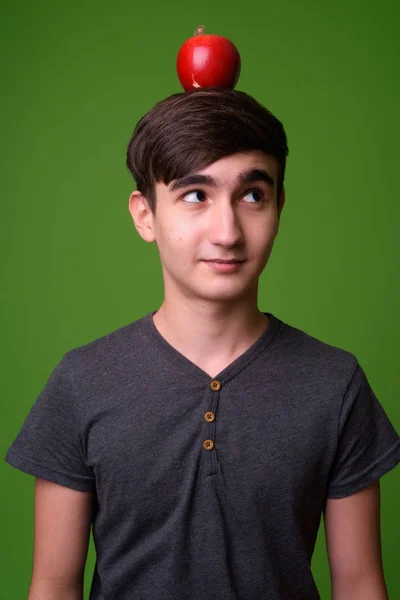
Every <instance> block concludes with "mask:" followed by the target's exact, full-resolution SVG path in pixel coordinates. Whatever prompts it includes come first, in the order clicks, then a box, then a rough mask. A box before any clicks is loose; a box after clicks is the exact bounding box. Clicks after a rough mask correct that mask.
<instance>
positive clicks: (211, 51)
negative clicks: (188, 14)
mask: <svg viewBox="0 0 400 600" xmlns="http://www.w3.org/2000/svg"><path fill="white" fill-rule="evenodd" d="M176 70H177V73H178V77H179V81H180V82H181V84H182V87H183V89H184V90H185V91H186V92H187V91H188V90H191V89H193V88H200V87H210V86H218V87H225V88H230V89H233V88H234V87H235V85H236V83H237V80H238V79H239V75H240V54H239V52H238V49H237V48H236V46H235V44H233V43H232V42H231V41H230V40H228V39H227V38H225V37H223V36H222V35H213V34H205V33H204V26H203V25H200V27H198V28H197V29H196V31H195V32H194V36H193V37H191V38H189V39H188V40H186V42H184V44H183V45H182V46H181V47H180V49H179V52H178V57H177V60H176Z"/></svg>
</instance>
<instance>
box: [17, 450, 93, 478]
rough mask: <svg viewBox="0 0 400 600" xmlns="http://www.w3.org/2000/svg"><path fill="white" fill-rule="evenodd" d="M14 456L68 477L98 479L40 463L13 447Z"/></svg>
mask: <svg viewBox="0 0 400 600" xmlns="http://www.w3.org/2000/svg"><path fill="white" fill-rule="evenodd" d="M13 456H16V457H17V458H20V459H22V460H23V461H26V462H27V463H30V464H32V465H34V466H37V467H41V468H42V469H47V470H48V471H51V472H54V473H59V474H60V475H65V476H66V477H70V478H71V479H74V480H75V481H77V482H78V481H88V482H92V481H93V482H94V481H95V480H96V478H95V477H94V476H89V475H76V474H73V473H69V472H68V471H61V470H60V469H55V468H54V467H52V466H49V465H45V464H43V463H38V462H36V461H35V460H32V459H31V458H27V457H26V456H25V455H23V454H20V453H19V452H17V451H16V450H14V449H12V450H10V452H9V457H10V458H12V457H13Z"/></svg>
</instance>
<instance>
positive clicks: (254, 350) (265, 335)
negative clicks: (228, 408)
mask: <svg viewBox="0 0 400 600" xmlns="http://www.w3.org/2000/svg"><path fill="white" fill-rule="evenodd" d="M156 312H157V310H153V311H151V312H149V313H147V314H146V315H145V316H144V317H143V319H142V322H143V326H144V328H145V331H146V333H147V334H148V335H149V336H150V338H151V341H152V343H153V344H154V345H155V346H156V347H158V348H159V349H160V350H161V351H163V352H165V353H166V354H167V355H168V357H169V359H170V360H171V361H172V362H173V363H175V364H176V365H177V366H178V367H179V368H181V369H184V370H185V371H186V372H187V373H189V374H190V375H191V376H192V377H195V378H196V379H197V380H199V381H201V382H203V383H207V384H209V383H210V382H211V381H213V380H215V379H216V380H218V381H219V382H220V383H221V384H222V383H226V382H227V381H228V380H229V379H231V378H232V377H233V376H234V375H236V373H238V372H239V371H241V370H242V369H244V368H245V367H246V366H247V365H248V364H249V363H250V362H252V361H253V360H254V359H255V358H256V357H257V356H258V355H259V354H260V353H261V352H262V351H263V350H265V349H266V348H267V347H268V346H269V344H270V343H271V342H272V340H273V338H274V337H275V335H276V334H277V333H278V331H279V329H280V328H281V326H283V325H284V323H283V321H281V320H280V319H278V317H275V316H274V315H273V314H272V313H270V312H263V314H264V315H265V316H267V317H268V319H269V322H268V325H267V327H266V328H265V329H264V331H263V332H262V333H261V335H260V336H259V337H258V339H257V340H256V341H255V342H253V344H252V345H251V346H249V348H247V350H245V351H244V352H243V353H242V354H241V355H240V356H238V357H237V358H235V359H234V360H233V361H232V362H231V363H230V364H229V365H227V366H226V367H225V368H224V369H223V370H222V371H220V372H219V373H218V374H216V375H215V376H214V377H211V376H210V375H209V374H208V373H206V371H203V369H201V368H200V367H199V366H198V365H196V364H195V363H194V362H192V361H191V360H190V359H189V358H187V357H186V356H185V355H184V354H182V353H181V352H179V350H177V349H176V348H175V347H174V346H172V345H171V344H170V343H169V342H168V341H167V340H166V339H165V338H164V337H163V336H162V335H161V333H160V332H159V331H158V329H157V327H156V326H155V323H154V321H153V316H154V315H155V313H156Z"/></svg>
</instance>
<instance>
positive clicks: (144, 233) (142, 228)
mask: <svg viewBox="0 0 400 600" xmlns="http://www.w3.org/2000/svg"><path fill="white" fill-rule="evenodd" d="M129 212H130V213H131V217H132V219H133V222H134V224H135V227H136V230H137V232H138V233H139V235H140V237H141V238H142V239H144V240H145V241H146V242H149V243H151V242H154V241H155V236H154V233H153V213H152V212H151V210H150V207H149V205H148V203H147V202H146V198H145V197H144V196H143V195H142V194H141V193H140V192H139V191H138V190H135V191H134V192H132V194H131V195H130V196H129Z"/></svg>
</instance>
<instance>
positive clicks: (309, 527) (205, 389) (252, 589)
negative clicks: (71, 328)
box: [5, 311, 400, 600]
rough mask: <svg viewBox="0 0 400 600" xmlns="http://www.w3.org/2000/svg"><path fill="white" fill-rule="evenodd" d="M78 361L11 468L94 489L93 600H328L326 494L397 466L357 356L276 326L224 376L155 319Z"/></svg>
mask: <svg viewBox="0 0 400 600" xmlns="http://www.w3.org/2000/svg"><path fill="white" fill-rule="evenodd" d="M155 312H156V311H152V312H149V313H148V314H147V315H145V316H144V317H142V318H140V319H138V320H136V321H133V322H132V323H130V324H128V325H125V326H124V327H121V328H119V329H117V330H115V331H113V332H111V333H109V334H108V335H105V336H103V337H100V338H97V339H95V340H94V341H91V342H90V343H88V344H85V345H83V346H80V347H77V348H74V349H72V350H70V351H68V352H66V353H65V354H64V355H63V357H62V359H61V361H60V362H59V363H58V364H57V366H56V367H55V368H54V370H53V371H52V372H51V374H50V377H49V379H48V381H47V383H46V385H45V387H44V389H43V391H42V392H41V393H40V395H39V397H38V398H37V400H36V402H35V403H34V404H33V407H32V408H31V410H30V412H29V414H28V416H27V417H26V419H25V421H24V422H23V424H22V427H21V429H20V431H19V433H18V435H17V437H16V438H15V440H14V442H13V443H12V445H11V446H10V447H9V449H8V452H7V455H6V458H5V460H6V462H8V463H9V464H10V465H12V466H13V467H16V468H17V469H20V470H21V471H24V472H26V473H29V474H31V475H33V476H36V477H41V478H43V479H47V480H49V481H53V482H56V483H58V484H61V485H63V486H67V487H69V488H72V489H75V490H81V491H92V492H95V499H96V500H95V510H94V514H93V521H92V534H93V541H94V545H95V549H96V563H95V568H94V572H93V578H92V582H91V591H90V600H136V599H137V600H189V599H190V600H204V598H206V599H207V600H284V599H287V600H289V599H290V600H316V599H319V598H320V595H319V592H318V590H317V587H316V584H315V581H314V579H313V575H312V572H311V558H312V554H313V550H314V545H315V542H316V537H317V532H318V529H319V525H320V521H321V516H322V514H323V510H324V506H325V502H326V500H327V498H343V497H344V496H348V495H350V494H354V493H355V492H357V491H358V490H361V489H362V488H364V487H366V486H368V485H369V484H371V483H372V482H373V481H374V480H376V479H378V478H380V477H382V476H383V475H384V474H385V473H386V472H388V471H389V470H391V469H393V468H394V467H395V466H396V465H397V464H398V463H399V462H400V437H399V435H398V434H397V432H396V430H395V429H394V426H393V425H392V423H391V421H390V420H389V418H388V416H387V414H386V413H385V411H384V409H383V407H382V406H381V404H380V402H379V401H378V400H377V398H376V396H375V395H374V392H373V391H372V389H371V387H370V385H369V383H368V380H367V378H366V375H365V373H364V371H363V369H362V368H361V366H360V364H359V363H358V360H357V358H356V357H355V355H354V354H352V353H351V352H348V351H346V350H343V349H341V348H337V347H335V346H332V345H329V344H327V343H325V342H322V341H320V340H318V339H316V338H314V337H312V336H310V335H308V334H307V333H305V332H304V331H301V330H300V329H297V328H295V327H293V326H291V325H289V324H287V323H284V322H283V321H282V320H280V319H279V318H278V317H276V316H274V315H273V314H272V313H269V312H265V313H264V315H267V316H268V317H269V323H268V325H267V327H266V329H265V330H264V332H263V333H262V334H261V336H260V337H259V338H258V339H257V340H256V341H255V343H253V344H252V346H251V347H249V348H248V349H247V350H246V351H245V352H244V353H243V354H242V355H241V356H239V357H238V358H237V359H236V360H234V361H233V362H232V363H231V364H229V365H228V366H227V367H226V368H225V369H224V370H222V371H221V372H220V373H218V374H217V375H216V376H215V377H214V378H211V377H210V376H209V375H208V374H207V373H206V372H205V371H203V370H202V369H201V368H199V367H198V366H197V365H195V364H194V363H193V362H191V361H190V360H189V359H188V358H186V357H185V356H184V355H183V354H181V353H180V352H179V351H178V350H176V349H175V348H174V347H173V346H172V345H170V344H169V343H168V342H167V341H166V339H165V338H163V337H162V335H161V334H160V333H159V332H158V330H157V328H156V326H155V324H154V321H153V315H154V314H155Z"/></svg>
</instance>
